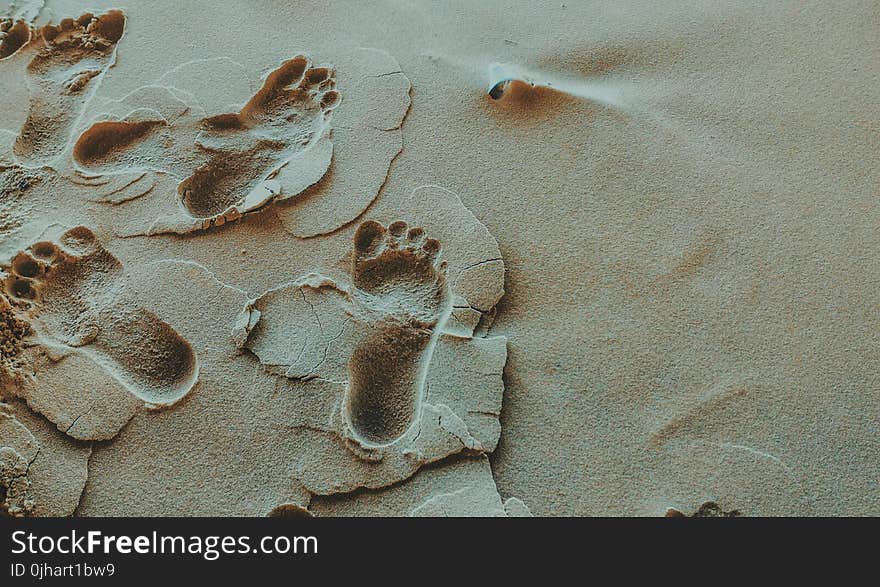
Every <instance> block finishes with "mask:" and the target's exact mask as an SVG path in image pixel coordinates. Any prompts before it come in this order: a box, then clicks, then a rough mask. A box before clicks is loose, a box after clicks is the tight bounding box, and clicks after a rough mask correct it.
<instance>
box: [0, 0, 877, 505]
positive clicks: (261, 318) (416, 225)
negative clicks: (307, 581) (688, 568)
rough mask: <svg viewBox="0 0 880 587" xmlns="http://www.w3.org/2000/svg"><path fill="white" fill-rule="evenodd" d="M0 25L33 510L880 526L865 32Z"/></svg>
mask: <svg viewBox="0 0 880 587" xmlns="http://www.w3.org/2000/svg"><path fill="white" fill-rule="evenodd" d="M181 4H182V3H180V2H170V1H168V0H157V1H155V2H143V3H132V5H130V6H126V5H119V4H114V3H110V2H104V1H103V0H95V1H94V2H90V3H88V4H86V3H83V2H78V1H72V0H45V1H40V0H17V1H16V2H13V3H12V5H10V4H9V3H8V2H7V3H5V4H0V17H8V18H5V20H3V21H2V23H0V31H2V32H0V35H2V39H0V88H2V90H3V96H4V99H3V100H2V104H0V281H2V284H3V291H2V294H0V372H2V374H0V377H2V379H0V383H2V385H0V390H2V394H3V395H2V398H3V404H2V411H0V488H2V494H3V495H2V498H3V509H4V510H6V511H7V512H8V513H10V514H14V515H55V516H66V515H71V514H75V515H83V516H102V515H247V516H262V515H310V514H311V515H320V516H325V515H367V516H370V515H373V516H376V515H394V516H407V515H413V516H524V515H533V514H534V515H541V516H571V515H646V516H662V515H682V514H684V515H687V514H697V515H748V516H761V515H880V487H878V480H880V441H878V438H880V435H878V419H880V378H878V373H880V334H878V333H880V247H878V244H880V210H878V204H880V140H878V138H880V127H878V120H880V100H878V98H877V96H878V95H880V8H878V5H877V3H876V2H868V1H853V2H838V3H827V2H824V3H823V2H803V1H798V2H766V1H762V2H728V3H718V2H706V1H702V2H697V1H693V2H692V1H687V0H670V1H664V2H647V1H645V2H643V1H640V0H638V1H637V0H628V1H627V2H572V1H568V2H565V3H561V2H552V3H550V2H524V1H523V2H519V1H518V2H513V3H511V2H508V3H503V4H502V3H498V2H484V3H476V4H475V3H472V2H457V1H456V2H444V3H430V2H418V1H414V0H413V1H406V0H388V1H384V2H371V3H352V2H307V1H297V2H280V1H272V0H262V1H256V2H251V3H248V6H247V7H246V8H245V7H243V6H242V5H241V4H240V3H235V2H221V3H211V5H210V8H209V9H208V8H206V5H203V4H197V3H183V5H181Z"/></svg>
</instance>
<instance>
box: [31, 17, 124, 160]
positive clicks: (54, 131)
mask: <svg viewBox="0 0 880 587" xmlns="http://www.w3.org/2000/svg"><path fill="white" fill-rule="evenodd" d="M124 30H125V16H124V15H123V13H122V12H120V11H118V10H111V11H109V12H107V13H106V14H103V15H101V16H98V17H96V16H94V15H92V14H84V15H82V16H80V17H79V18H78V19H76V20H74V19H72V18H66V19H64V20H62V21H61V23H60V24H59V25H58V26H53V25H46V26H44V27H43V28H42V29H40V30H39V35H40V37H41V38H40V39H39V40H38V41H37V42H39V43H41V46H40V47H39V48H38V49H37V54H36V55H35V56H34V58H33V60H32V61H31V62H30V63H29V64H28V66H27V83H28V89H29V91H30V107H29V110H28V115H27V119H26V120H25V123H24V125H23V126H22V128H21V131H20V132H19V136H18V138H17V139H16V141H15V145H14V146H13V152H14V153H15V155H16V157H18V159H19V160H20V161H21V162H22V163H24V164H26V165H28V166H30V167H39V166H42V165H45V164H48V163H51V162H52V160H54V159H55V158H57V157H58V156H59V155H60V154H61V153H62V152H63V150H64V148H65V147H66V145H67V143H68V142H69V139H70V136H69V135H70V132H71V131H72V129H73V126H74V123H75V122H76V120H77V119H78V118H79V116H80V114H82V111H83V108H84V107H85V104H86V102H87V101H88V99H89V97H90V96H91V94H92V93H93V92H94V88H95V86H96V84H95V81H94V80H96V79H99V78H100V76H101V74H103V73H104V72H105V71H106V70H107V68H109V67H110V66H111V65H112V64H113V61H114V57H115V50H116V44H117V43H118V42H119V39H121V38H122V34H123V32H124Z"/></svg>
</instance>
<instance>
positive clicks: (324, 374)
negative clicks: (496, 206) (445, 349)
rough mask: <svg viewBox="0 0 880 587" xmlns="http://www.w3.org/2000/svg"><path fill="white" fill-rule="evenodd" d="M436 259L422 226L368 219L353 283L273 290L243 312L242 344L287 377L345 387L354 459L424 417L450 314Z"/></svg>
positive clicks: (320, 280) (345, 425)
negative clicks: (428, 383)
mask: <svg viewBox="0 0 880 587" xmlns="http://www.w3.org/2000/svg"><path fill="white" fill-rule="evenodd" d="M439 254H440V243H439V242H438V241H437V240H435V239H432V238H426V236H425V231H424V230H423V229H421V228H413V229H409V228H408V227H407V225H406V223H405V222H401V221H397V222H392V223H391V224H390V225H389V226H388V228H387V229H386V228H385V227H384V226H383V225H381V224H379V223H378V222H374V221H372V220H370V221H366V222H364V223H363V224H361V225H360V226H359V227H358V229H357V231H356V232H355V235H354V251H353V264H352V277H351V284H350V285H349V284H345V285H339V284H337V283H335V282H333V281H332V280H331V279H329V278H327V277H322V276H315V275H312V276H307V277H306V278H304V280H303V281H299V282H295V283H292V284H286V285H284V286H281V287H280V288H278V289H275V290H271V291H269V292H267V293H266V294H264V295H263V296H261V297H260V298H258V299H257V300H254V301H253V302H252V303H250V304H249V305H248V307H247V309H246V310H245V312H244V313H243V314H242V316H241V322H240V324H241V326H242V330H241V331H239V332H240V336H236V340H237V344H238V345H239V346H240V347H242V348H247V349H249V350H250V351H251V352H253V353H254V354H255V355H256V356H258V357H259V358H260V361H261V362H262V363H263V365H264V366H265V367H266V368H267V369H268V370H269V371H270V372H273V373H277V374H279V375H284V376H285V377H286V378H288V379H291V380H299V381H308V380H311V379H316V378H317V379H323V380H325V381H329V382H335V383H339V384H342V385H344V387H345V394H344V397H341V398H340V407H341V410H338V411H336V414H337V415H338V417H339V418H338V420H337V415H334V416H333V420H334V422H335V423H334V427H336V429H337V430H338V432H339V433H340V435H341V436H342V437H343V438H345V439H347V440H349V441H352V442H348V443H347V444H348V446H349V448H351V449H353V450H354V451H355V453H356V454H361V452H362V451H360V450H359V448H358V447H361V448H365V449H367V452H371V451H372V449H374V448H377V447H385V446H388V445H393V444H395V443H396V442H397V441H398V440H400V439H401V438H403V437H405V436H406V437H408V435H407V431H408V430H409V429H410V427H411V425H412V424H413V422H415V421H416V420H418V419H419V418H420V414H421V408H422V400H423V396H424V393H425V387H426V385H425V379H426V376H427V372H428V367H429V365H430V363H431V358H432V355H433V352H434V348H435V346H436V343H437V339H438V338H439V336H440V332H441V331H442V328H443V325H444V323H445V322H446V321H447V319H448V317H449V315H450V312H451V308H452V304H451V301H450V300H451V297H452V296H451V294H450V288H449V284H448V280H447V265H446V262H445V261H442V262H441V261H438V257H439ZM334 401H335V400H334ZM337 425H338V427H337ZM407 442H408V441H407ZM378 452H379V453H383V454H384V452H385V451H378ZM364 456H365V457H367V458H369V455H367V454H364Z"/></svg>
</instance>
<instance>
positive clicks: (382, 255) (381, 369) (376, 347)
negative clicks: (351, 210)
mask: <svg viewBox="0 0 880 587" xmlns="http://www.w3.org/2000/svg"><path fill="white" fill-rule="evenodd" d="M354 253H355V258H354V271H353V281H354V286H355V288H356V289H355V292H354V295H355V298H356V301H357V302H358V304H359V305H361V306H362V307H363V308H364V309H365V311H366V314H367V315H370V314H372V315H373V316H374V318H375V319H374V321H373V322H372V323H369V324H364V326H365V328H364V336H363V338H362V340H361V342H360V343H359V344H358V345H357V346H356V347H355V349H354V352H353V354H352V356H351V359H350V361H349V363H348V368H349V385H348V394H347V397H346V402H345V406H346V409H345V414H346V419H347V423H348V425H349V427H350V429H351V432H353V434H354V436H355V438H356V439H357V440H359V441H361V442H362V443H363V444H366V445H385V444H390V443H393V442H394V441H395V440H397V439H398V438H400V437H401V436H403V434H404V433H405V432H406V431H407V430H408V429H409V427H410V425H411V424H412V423H413V422H414V421H415V420H416V419H417V416H418V414H419V407H420V404H421V399H422V395H423V391H424V386H425V377H426V375H427V371H428V367H429V364H430V359H431V354H432V351H433V347H434V345H435V344H436V339H437V336H438V333H439V331H440V328H439V326H441V325H442V324H441V322H442V321H445V319H446V317H447V316H448V313H449V307H450V303H449V300H450V295H449V288H448V285H447V282H446V263H445V262H440V263H438V262H437V260H438V256H439V253H440V243H439V242H438V241H437V240H435V239H430V238H425V231H424V230H422V229H421V228H413V229H411V230H410V229H408V227H407V225H406V223H405V222H401V221H398V222H394V223H392V224H391V225H390V226H389V227H388V229H387V230H386V229H385V227H383V226H382V225H381V224H379V223H377V222H373V221H367V222H364V223H363V224H361V225H360V227H359V228H358V230H357V232H356V233H355V237H354Z"/></svg>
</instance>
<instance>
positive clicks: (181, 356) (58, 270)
mask: <svg viewBox="0 0 880 587" xmlns="http://www.w3.org/2000/svg"><path fill="white" fill-rule="evenodd" d="M8 272H9V275H8V277H7V278H6V280H5V283H4V287H5V290H6V292H7V294H8V295H9V296H10V297H11V298H13V299H14V300H16V301H17V302H18V303H19V304H23V305H25V306H27V307H28V308H29V315H30V316H31V319H32V324H31V326H32V327H33V329H34V330H35V331H36V332H37V334H38V335H39V336H40V337H42V338H44V339H47V342H50V343H55V344H60V345H65V346H67V347H70V348H76V349H79V350H81V351H82V352H84V353H86V354H87V355H88V356H89V357H91V358H92V359H93V360H94V361H95V362H96V363H98V364H99V365H101V366H102V367H103V368H104V369H105V370H106V371H107V372H108V373H110V374H111V375H113V376H114V377H115V378H116V379H117V380H118V381H120V382H121V383H122V384H123V385H124V386H125V387H126V388H127V389H128V390H129V391H130V392H131V393H132V394H133V395H135V396H136V397H137V398H139V399H141V400H143V401H144V402H145V403H147V404H148V405H150V406H166V405H171V404H173V403H175V402H177V401H178V400H180V399H181V398H182V397H184V396H185V395H186V394H187V393H188V392H189V390H190V389H191V388H192V387H193V385H194V384H195V381H196V378H197V375H198V369H197V366H196V359H195V355H194V353H193V350H192V348H191V346H190V344H189V343H188V342H187V341H186V340H184V339H183V338H182V337H181V336H180V335H178V334H177V333H176V332H175V331H174V330H173V329H172V328H171V327H170V326H169V325H167V324H166V323H164V322H162V321H161V320H160V319H159V318H157V317H156V316H155V315H153V314H151V313H150V312H147V311H145V310H143V309H140V308H138V307H133V306H132V305H130V304H125V303H124V301H123V300H124V299H125V296H124V294H125V285H124V283H123V276H122V264H121V263H120V262H119V260H118V259H116V257H114V256H113V255H112V254H111V253H110V252H109V251H107V250H106V249H105V248H104V247H103V245H102V244H101V243H100V242H99V241H98V239H97V238H96V237H95V235H94V234H93V233H92V232H91V231H90V230H89V229H87V228H85V227H77V228H73V229H70V230H68V231H66V232H64V233H63V234H61V235H60V237H59V238H58V239H57V242H53V241H52V240H45V241H42V242H39V243H36V244H34V245H33V246H31V247H30V249H29V250H28V251H22V252H21V253H19V254H18V255H17V256H16V257H15V258H14V259H13V261H12V266H11V267H10V268H9V271H8Z"/></svg>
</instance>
